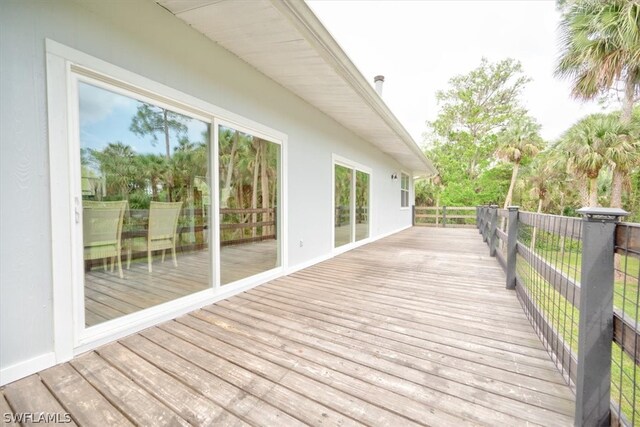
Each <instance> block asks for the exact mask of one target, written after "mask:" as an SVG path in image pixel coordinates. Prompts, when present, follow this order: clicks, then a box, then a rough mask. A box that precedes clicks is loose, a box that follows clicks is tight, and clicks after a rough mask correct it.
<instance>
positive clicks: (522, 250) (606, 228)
mask: <svg viewBox="0 0 640 427" xmlns="http://www.w3.org/2000/svg"><path fill="white" fill-rule="evenodd" d="M578 212H579V213H580V214H581V215H582V218H572V217H564V216H557V215H546V214H537V213H531V212H520V211H519V210H518V208H517V207H510V208H509V209H497V207H496V206H482V207H478V209H477V217H478V229H479V230H480V234H481V235H482V237H483V240H484V241H485V242H487V245H488V246H489V254H490V255H491V256H495V257H496V258H497V260H498V262H499V264H500V265H501V266H502V267H503V269H504V271H505V274H506V287H507V289H513V290H515V292H516V295H517V297H518V299H519V300H520V303H521V305H522V308H523V310H524V311H525V313H526V314H527V317H528V318H529V320H530V321H531V324H532V326H533V328H534V329H535V331H536V333H537V334H538V336H539V337H540V339H541V341H542V342H543V344H544V346H545V347H546V348H547V350H548V351H549V352H550V353H551V355H552V357H553V360H554V361H555V363H556V366H557V367H558V369H559V370H560V372H561V373H562V374H563V376H564V378H565V380H566V381H567V383H568V384H569V385H570V386H571V388H572V390H574V392H575V393H576V412H575V416H576V419H575V425H580V426H582V425H588V426H591V425H593V426H596V425H597V426H601V425H615V426H618V425H625V426H633V425H638V424H639V423H640V375H639V373H640V333H639V329H640V328H639V327H638V319H639V317H640V311H639V310H640V304H639V301H640V299H639V298H640V293H639V291H640V224H630V223H621V222H619V221H620V219H621V218H622V217H624V216H625V215H626V212H624V211H622V210H620V209H610V208H584V209H581V210H579V211H578Z"/></svg>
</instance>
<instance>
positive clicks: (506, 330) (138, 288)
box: [0, 228, 574, 427]
mask: <svg viewBox="0 0 640 427" xmlns="http://www.w3.org/2000/svg"><path fill="white" fill-rule="evenodd" d="M269 244H270V245H271V246H273V241H272V242H269ZM264 247H265V248H267V247H270V246H269V245H264ZM224 249H225V251H224V255H225V256H226V257H227V260H228V264H227V266H232V268H239V267H240V266H242V265H243V264H242V263H243V262H244V261H246V259H248V258H253V259H263V261H265V262H267V261H268V262H271V260H270V258H269V257H270V255H269V254H267V253H263V252H261V249H260V247H258V245H255V246H251V248H249V247H246V248H242V247H241V246H237V247H233V246H230V247H228V248H224ZM204 255H206V253H201V254H198V253H184V254H181V258H180V260H179V267H178V268H175V267H173V264H172V263H171V262H165V263H160V262H158V261H157V260H154V273H153V274H152V275H151V274H149V273H148V271H147V269H146V263H139V262H136V263H134V265H132V267H131V269H130V270H126V271H125V278H124V279H120V278H119V277H118V276H117V274H115V273H112V272H110V271H108V272H104V271H103V270H101V269H95V270H94V271H92V272H91V273H90V274H89V275H90V276H95V277H94V279H95V280H94V281H93V282H91V281H89V282H88V283H87V287H86V296H87V298H88V299H87V311H86V317H87V321H88V322H100V321H102V320H103V319H107V318H113V317H117V316H120V315H122V313H128V312H133V311H136V310H138V309H140V308H143V307H148V306H151V305H154V304H159V303H161V302H163V301H164V300H167V299H171V298H173V297H174V296H180V295H187V294H189V293H191V292H193V291H194V290H199V289H202V284H203V283H205V284H206V283H208V280H209V265H210V264H209V261H208V260H207V259H205V256H204ZM209 255H210V253H209ZM229 257H231V258H229ZM243 257H245V259H243ZM265 265H266V264H265ZM251 271H253V270H251ZM239 274H241V275H242V274H244V273H242V272H240V273H239ZM132 278H137V279H136V281H135V283H130V282H128V280H131V279H132ZM31 389H34V390H35V391H36V394H37V395H38V396H39V397H38V396H36V397H37V398H39V399H43V404H44V405H45V408H46V407H49V408H50V409H51V410H53V409H52V408H55V410H57V411H62V412H63V413H64V412H65V411H68V412H69V413H71V414H72V416H73V420H74V421H77V422H78V424H82V425H87V424H88V425H98V424H100V425H129V423H133V424H143V425H150V424H151V425H188V424H192V425H208V424H221V425H242V424H246V425H255V426H269V425H278V426H298V425H303V424H306V425H322V426H347V427H348V426H358V425H376V426H378V425H380V426H393V427H395V426H398V425H402V426H405V425H407V426H408V425H469V424H473V425H496V424H500V425H525V424H526V425H551V424H552V425H571V424H572V422H573V420H572V415H573V414H572V412H573V405H574V403H573V402H574V397H573V395H572V393H571V392H570V390H569V388H568V387H567V386H566V385H565V384H564V382H563V379H562V377H561V375H560V374H559V373H558V372H557V370H556V368H555V366H554V365H553V362H552V361H551V360H550V359H549V356H548V354H547V352H546V351H545V350H544V348H543V346H542V344H541V343H540V342H539V340H538V338H537V336H536V335H535V333H534V332H533V329H532V328H531V326H530V324H529V323H528V320H527V319H526V317H525V315H524V313H523V312H522V309H521V307H520V305H519V302H518V300H517V298H516V296H515V294H514V292H512V291H508V290H506V289H504V274H503V272H502V270H501V268H500V267H499V265H498V264H497V262H496V261H495V259H494V258H490V257H489V256H488V250H487V248H486V245H485V244H483V243H482V239H481V238H480V237H479V235H478V233H477V231H476V230H472V229H434V228H413V229H409V230H405V231H403V232H400V233H397V234H394V235H392V236H390V237H387V238H385V239H381V240H379V241H376V242H373V243H370V244H367V245H364V246H362V247H360V248H358V249H355V250H352V251H349V252H346V253H344V254H342V255H339V256H337V257H335V258H332V259H330V260H328V261H325V262H322V263H320V264H316V265H314V266H312V267H310V268H307V269H304V270H301V271H299V272H296V273H294V274H291V275H289V276H286V277H281V278H278V279H276V280H273V281H271V282H270V283H268V284H265V285H263V286H260V287H259V288H255V289H252V290H250V291H248V292H246V293H243V294H240V295H237V296H235V297H232V298H230V299H228V300H226V301H221V302H219V303H218V304H216V305H213V306H207V307H204V308H203V309H201V310H197V311H195V312H192V313H190V314H189V315H185V316H182V317H180V318H178V319H176V320H174V321H169V322H165V323H163V324H161V325H158V326H157V327H154V328H150V329H147V330H144V331H142V332H140V333H138V334H134V335H132V336H130V337H126V338H123V339H122V340H120V342H118V343H111V344H108V345H106V346H103V347H100V348H98V349H96V350H95V351H93V352H90V353H87V354H84V355H82V356H79V357H78V358H76V359H74V360H72V361H71V362H70V363H68V364H63V365H60V366H56V367H54V368H50V369H49V370H47V371H44V372H41V373H40V374H39V376H37V375H34V376H31V377H28V378H25V379H23V380H20V381H17V382H15V383H13V384H9V385H7V386H6V387H5V388H4V389H2V394H0V397H2V398H0V405H2V404H3V402H4V403H5V406H6V407H7V408H8V409H3V410H5V411H6V410H9V411H12V412H16V411H27V412H29V408H33V404H32V403H31V402H30V401H28V400H27V398H29V399H30V398H31V394H29V393H27V390H29V391H30V390H31ZM3 396H4V397H3ZM4 398H6V401H3V399H4ZM46 405H49V406H46ZM33 409H34V410H35V408H33ZM37 411H42V408H38V409H37ZM109 417H111V418H109Z"/></svg>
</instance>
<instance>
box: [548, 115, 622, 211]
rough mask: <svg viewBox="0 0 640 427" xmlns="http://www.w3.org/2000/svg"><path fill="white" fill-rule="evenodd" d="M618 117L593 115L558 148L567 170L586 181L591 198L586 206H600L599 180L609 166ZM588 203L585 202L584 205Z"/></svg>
mask: <svg viewBox="0 0 640 427" xmlns="http://www.w3.org/2000/svg"><path fill="white" fill-rule="evenodd" d="M616 122H617V123H619V121H618V120H617V119H615V117H612V116H610V115H606V114H592V115H590V116H587V117H586V118H584V119H582V120H580V121H578V122H577V123H576V124H574V125H573V126H572V127H571V128H569V130H568V131H567V132H566V133H565V134H564V135H563V137H562V139H561V141H560V143H559V145H558V148H559V149H561V150H562V151H564V153H565V154H566V156H567V160H568V167H569V170H571V171H572V172H573V173H574V174H575V175H577V177H578V178H579V179H580V178H586V179H587V181H584V182H585V185H586V188H587V189H588V197H587V199H586V200H584V192H582V193H581V194H583V200H582V203H583V205H585V206H597V205H598V185H597V180H598V176H599V175H600V171H601V170H602V168H604V167H606V166H609V165H610V160H609V154H610V153H609V147H610V146H611V145H612V143H613V141H614V140H615V139H616V136H615V132H613V131H612V129H615V126H616ZM585 202H586V203H585Z"/></svg>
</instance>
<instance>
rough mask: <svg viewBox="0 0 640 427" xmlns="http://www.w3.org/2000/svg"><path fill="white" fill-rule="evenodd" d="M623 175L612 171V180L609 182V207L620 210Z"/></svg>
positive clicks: (616, 169)
mask: <svg viewBox="0 0 640 427" xmlns="http://www.w3.org/2000/svg"><path fill="white" fill-rule="evenodd" d="M625 175H626V174H625V173H623V172H621V171H619V170H618V168H614V169H613V180H612V182H611V207H612V208H622V187H623V185H624V179H625Z"/></svg>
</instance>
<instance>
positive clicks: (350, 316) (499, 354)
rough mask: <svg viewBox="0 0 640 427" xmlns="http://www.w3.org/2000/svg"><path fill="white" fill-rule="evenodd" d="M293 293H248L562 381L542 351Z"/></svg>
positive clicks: (446, 351) (409, 342)
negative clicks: (529, 352)
mask: <svg viewBox="0 0 640 427" xmlns="http://www.w3.org/2000/svg"><path fill="white" fill-rule="evenodd" d="M295 292H296V291H295V290H288V292H286V291H282V290H280V289H276V288H275V287H271V288H270V289H269V291H268V292H265V291H262V290H261V289H254V290H253V291H252V294H253V295H256V296H260V297H262V298H265V299H267V300H272V301H276V302H280V303H285V304H289V305H291V306H293V307H296V309H304V310H305V314H306V315H307V316H316V318H321V319H326V318H330V319H331V323H333V324H336V325H347V326H350V327H351V329H355V330H358V331H362V332H368V333H371V334H372V335H375V336H378V337H384V338H388V339H390V340H393V341H396V342H399V343H404V344H407V345H411V346H414V347H417V348H423V349H425V350H428V351H435V352H439V353H440V354H443V355H444V356H445V358H449V357H450V356H451V355H456V356H458V357H461V358H462V359H464V360H469V361H472V362H477V363H481V364H484V365H487V366H495V367H497V368H500V369H504V370H511V371H513V372H515V373H519V374H524V375H528V376H531V377H534V378H543V379H547V380H550V381H556V382H558V383H561V384H564V381H562V379H559V378H557V369H556V368H555V367H553V366H550V365H549V363H548V362H549V361H548V356H547V354H546V353H542V352H541V354H540V357H532V356H524V355H518V354H514V353H509V352H505V351H503V350H501V349H497V348H493V347H489V346H486V345H483V344H474V343H472V342H469V341H468V340H463V339H456V338H455V337H452V336H441V335H439V334H435V333H428V331H424V330H418V329H416V328H415V326H416V325H415V324H413V323H410V322H406V321H403V320H402V319H395V318H392V317H389V316H384V315H381V314H378V313H376V312H369V311H366V310H363V309H360V308H357V307H348V306H346V305H337V304H330V303H327V302H325V301H323V300H321V299H319V298H318V297H317V296H316V295H314V294H312V293H311V292H308V291H298V292H300V293H295Z"/></svg>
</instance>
